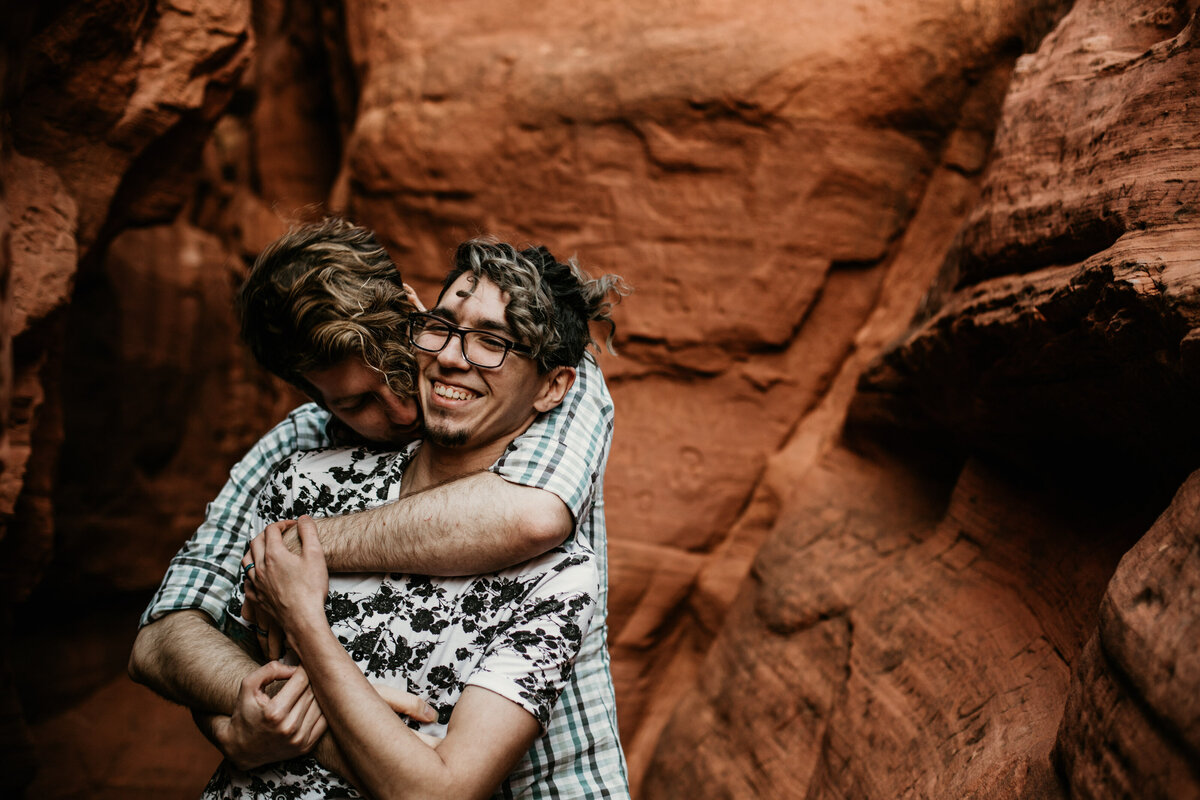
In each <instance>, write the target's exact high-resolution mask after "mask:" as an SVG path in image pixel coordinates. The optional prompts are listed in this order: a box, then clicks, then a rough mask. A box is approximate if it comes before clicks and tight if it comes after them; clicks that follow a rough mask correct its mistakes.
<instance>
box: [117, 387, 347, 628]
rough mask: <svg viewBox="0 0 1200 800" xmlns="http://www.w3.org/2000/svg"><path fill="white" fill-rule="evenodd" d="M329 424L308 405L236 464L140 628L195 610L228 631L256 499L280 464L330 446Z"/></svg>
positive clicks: (172, 566) (174, 561)
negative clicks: (228, 612)
mask: <svg viewBox="0 0 1200 800" xmlns="http://www.w3.org/2000/svg"><path fill="white" fill-rule="evenodd" d="M328 421H329V415H328V413H327V412H325V411H323V410H321V409H320V408H319V407H318V406H317V405H316V404H314V403H306V404H305V405H303V406H300V407H299V408H297V409H296V410H295V411H293V412H292V413H291V414H289V415H288V417H287V419H285V420H284V421H283V422H280V423H279V424H278V425H276V426H275V427H274V428H272V429H271V430H270V431H269V432H268V433H267V434H266V435H265V436H264V437H263V438H262V439H259V441H258V443H257V444H255V445H254V447H252V448H251V449H250V451H249V452H248V453H247V454H246V455H245V457H244V458H242V460H241V461H239V462H238V463H237V464H236V465H234V467H233V469H232V470H231V471H230V473H229V480H228V481H227V482H226V483H225V486H224V487H223V488H222V489H221V492H220V494H218V495H217V498H216V499H215V500H214V501H213V502H211V503H209V504H208V508H207V510H206V513H205V519H204V522H203V523H202V524H201V525H200V527H199V528H198V529H197V530H196V533H195V534H193V535H192V538H191V539H189V540H188V541H187V542H186V543H185V544H184V545H183V547H182V548H180V550H179V552H178V553H176V554H175V557H174V558H172V559H171V563H170V565H169V566H168V567H167V574H166V576H165V577H164V578H163V580H162V583H161V584H160V585H159V587H158V591H157V592H156V593H155V594H154V598H153V599H152V600H151V601H150V605H149V606H148V607H147V608H146V610H145V612H143V614H142V618H141V621H140V623H139V625H143V626H144V625H148V624H150V623H151V622H154V621H155V620H157V619H160V618H161V617H163V616H165V615H166V614H169V613H171V612H173V611H184V610H189V609H195V610H199V611H203V612H204V613H205V614H207V615H208V616H209V617H211V618H212V620H213V622H214V623H215V624H216V625H217V627H219V628H222V629H223V628H224V625H225V623H226V621H227V620H226V607H227V605H228V603H229V601H230V600H231V598H232V597H233V592H234V587H235V585H236V584H237V582H238V580H237V576H238V572H239V568H240V565H241V560H242V555H243V554H244V553H245V552H246V547H247V545H248V544H249V542H250V539H251V538H252V537H253V536H254V534H256V533H257V531H255V530H253V529H252V525H251V517H252V514H253V511H254V503H255V498H256V497H257V496H258V493H259V492H260V491H261V490H262V489H263V487H264V486H265V485H266V483H267V481H268V479H269V478H270V475H271V470H272V469H273V468H274V466H275V464H276V463H277V462H279V461H280V460H281V459H283V458H285V457H286V456H288V455H290V454H292V453H294V452H296V451H298V450H309V449H312V448H316V447H322V446H324V445H326V444H328V443H329V440H328V437H327V435H326V432H325V431H326V424H327V423H328Z"/></svg>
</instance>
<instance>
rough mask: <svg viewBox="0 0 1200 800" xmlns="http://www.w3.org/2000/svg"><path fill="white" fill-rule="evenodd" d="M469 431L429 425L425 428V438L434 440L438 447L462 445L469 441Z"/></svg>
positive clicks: (429, 440) (430, 440)
mask: <svg viewBox="0 0 1200 800" xmlns="http://www.w3.org/2000/svg"><path fill="white" fill-rule="evenodd" d="M467 438H468V435H467V432H466V431H465V430H450V429H447V428H436V427H427V428H426V429H425V440H426V441H428V442H432V443H433V444H435V445H437V446H438V447H462V446H463V445H464V444H466V443H467Z"/></svg>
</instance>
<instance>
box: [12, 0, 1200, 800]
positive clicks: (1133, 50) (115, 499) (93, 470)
mask: <svg viewBox="0 0 1200 800" xmlns="http://www.w3.org/2000/svg"><path fill="white" fill-rule="evenodd" d="M1196 5H1197V4H1196V2H1194V0H1191V1H1190V2H1183V1H1182V0H1181V1H1180V2H1167V3H1161V2H1136V0H1130V2H1125V3H1114V2H1101V1H1100V0H1080V1H1079V2H1077V3H1075V5H1074V7H1070V4H1068V3H1065V2H1058V1H1055V2H1051V0H1006V1H1005V2H1000V3H990V4H979V3H962V2H958V0H954V1H952V0H944V1H943V0H936V2H928V0H924V1H920V2H919V1H918V0H878V2H873V3H870V4H863V5H847V4H844V3H840V2H833V0H827V1H825V0H815V1H814V2H809V3H804V4H779V3H773V2H767V1H766V0H762V1H761V2H759V1H758V0H755V1H754V2H749V3H747V2H739V3H734V2H731V1H730V0H704V2H700V3H694V4H690V5H687V6H681V5H679V4H669V3H654V2H634V3H628V2H625V3H618V2H615V0H605V2H589V3H584V2H578V0H563V1H562V2H558V3H554V4H529V3H506V4H497V3H496V2H494V0H464V2H459V3H455V4H443V5H438V4H420V3H410V2H399V1H396V2H384V3H378V2H373V3H364V2H356V0H347V2H345V3H331V2H304V1H303V0H254V2H251V0H191V2H172V3H169V4H168V3H156V2H151V1H150V0H145V1H144V2H140V3H132V4H131V3H118V2H101V3H86V4H85V3H81V2H65V3H58V4H53V5H52V6H47V7H45V8H42V9H40V10H34V9H30V10H24V11H22V10H11V11H6V12H5V14H7V15H8V16H9V19H8V20H7V21H8V22H9V23H10V24H9V25H7V26H6V29H7V30H8V31H10V33H9V41H8V42H7V43H6V49H5V54H4V59H5V60H4V62H3V70H2V72H3V80H4V85H3V91H4V94H3V110H4V115H5V117H4V126H3V129H2V131H3V133H2V135H3V138H2V139H0V173H2V175H3V178H4V180H3V184H2V186H3V189H2V191H3V203H2V204H0V233H2V234H3V237H4V238H3V242H4V246H3V248H2V250H0V259H2V260H0V267H3V273H2V274H3V282H4V283H3V286H4V291H3V294H2V297H3V302H2V303H0V310H2V311H3V320H4V328H3V333H4V336H3V337H0V401H3V402H0V411H2V412H4V413H6V416H5V417H4V418H3V431H4V438H3V440H2V441H0V448H2V451H3V454H4V458H3V464H4V468H3V471H2V472H0V512H2V513H3V515H4V517H3V519H4V522H5V526H4V529H3V538H2V539H0V551H2V552H3V553H4V558H3V560H2V561H0V569H3V570H4V572H5V577H6V581H5V584H4V585H5V594H4V601H3V602H4V604H5V606H4V607H5V609H6V613H5V615H4V617H3V619H2V620H0V621H2V623H3V624H4V625H5V626H6V628H5V630H3V631H0V633H3V635H4V638H5V640H6V641H7V642H10V643H11V646H10V647H9V649H8V651H7V654H6V656H5V663H3V664H0V680H2V681H3V685H4V691H5V694H4V695H2V696H0V721H2V723H3V727H2V728H0V737H3V738H2V739H0V741H4V742H6V743H9V744H10V746H9V747H7V748H5V751H4V752H5V753H6V756H5V758H6V760H7V764H6V765H7V766H8V767H9V768H8V769H6V770H3V771H0V774H3V775H4V778H3V780H5V781H8V782H9V784H8V785H9V786H11V787H12V788H13V789H14V790H16V789H19V788H20V787H23V786H25V785H26V784H27V783H29V782H30V781H32V782H33V783H32V784H31V788H29V789H28V796H30V797H34V796H36V797H67V796H75V797H81V796H88V797H130V796H141V797H176V796H194V795H195V794H196V792H197V791H198V789H199V787H200V786H201V785H202V782H203V780H204V778H205V776H206V775H207V773H208V772H210V771H211V769H212V767H213V766H214V764H215V758H214V755H213V752H212V750H211V748H210V747H209V746H208V745H207V743H206V742H204V741H203V739H201V738H200V737H199V735H198V734H196V733H195V732H194V731H192V730H191V728H190V719H189V717H188V715H187V714H186V712H184V711H182V710H181V709H178V708H174V707H172V706H169V705H167V704H166V703H165V702H159V701H157V700H156V699H155V698H152V696H151V695H150V693H149V692H147V691H146V690H144V689H141V688H140V687H135V686H133V685H132V684H130V683H129V682H128V679H127V678H125V677H124V675H123V665H124V659H125V657H126V655H127V652H128V647H129V644H130V643H131V641H132V636H133V631H134V626H135V621H136V617H137V614H138V612H139V611H140V607H141V606H142V605H143V604H144V602H145V601H146V599H147V598H148V595H149V592H150V590H151V589H152V588H153V587H154V586H155V585H156V584H157V581H158V578H159V577H160V576H161V572H162V570H163V568H164V566H165V563H166V560H167V559H168V558H169V557H170V555H171V554H172V553H173V552H174V550H175V549H176V548H177V546H178V544H179V543H180V542H181V541H182V540H183V539H184V538H186V537H187V536H188V535H189V534H190V532H191V530H192V529H193V528H194V526H195V524H196V523H197V521H198V520H199V518H200V515H201V513H202V511H203V507H204V503H205V502H206V501H207V500H208V499H210V498H211V496H212V495H213V494H214V493H215V491H216V490H217V488H219V486H220V484H221V482H222V480H223V476H224V474H225V472H226V471H227V470H228V467H229V466H230V465H231V464H232V462H233V461H234V460H235V459H236V458H237V456H238V455H239V454H240V452H241V451H243V450H244V449H245V448H246V447H248V446H249V445H250V444H251V443H252V442H253V440H254V439H255V438H256V437H257V435H259V434H260V433H261V432H262V431H264V430H265V429H266V428H267V427H268V426H269V425H270V424H271V423H272V422H273V421H275V420H276V419H278V418H280V417H281V416H282V414H283V413H285V412H286V410H287V409H288V408H289V407H290V405H291V404H293V403H295V402H296V401H297V397H296V395H295V394H294V393H292V392H291V391H290V390H288V389H287V388H285V387H282V386H280V385H279V384H278V383H276V382H273V381H272V380H270V379H269V378H267V377H266V376H264V375H263V374H262V373H261V372H260V371H258V370H257V369H256V367H255V366H254V365H253V364H252V363H251V361H250V359H249V358H248V356H247V355H246V354H245V353H244V352H243V351H242V349H241V348H240V347H239V345H238V344H237V343H236V341H235V334H234V326H233V322H232V316H231V312H230V303H229V300H230V297H231V293H232V291H233V288H234V287H235V286H236V284H237V282H238V280H239V279H240V277H241V276H242V275H243V274H244V272H245V269H246V266H247V264H248V263H249V261H250V260H252V259H253V256H254V255H255V254H256V253H257V251H258V250H259V249H260V248H261V247H262V246H263V245H264V244H266V243H267V242H269V241H270V240H271V239H273V238H275V237H276V236H278V235H279V234H280V233H282V232H283V231H284V230H286V228H287V225H288V224H289V222H290V221H291V220H295V219H302V218H309V217H312V216H317V215H320V214H322V213H331V212H333V213H343V214H347V215H349V216H351V217H352V218H354V219H356V220H358V221H360V222H362V223H363V224H366V225H368V226H370V227H373V228H375V229H376V230H378V231H379V233H380V235H381V236H382V238H383V240H384V241H385V242H386V243H387V245H388V246H389V249H390V250H391V252H392V254H393V256H394V257H395V259H396V261H397V264H398V265H399V266H400V268H401V269H402V271H403V272H404V274H405V276H406V278H408V279H409V280H410V281H411V282H413V283H415V284H416V285H417V287H418V289H420V290H421V291H422V292H423V293H424V294H425V295H426V296H428V295H429V294H430V293H432V291H433V288H434V287H435V286H436V284H437V282H438V278H439V277H440V275H441V274H442V273H443V271H444V269H445V266H446V263H447V259H448V256H449V254H450V253H451V252H452V249H453V247H454V245H455V244H456V243H457V242H458V241H460V240H461V239H463V238H466V237H469V236H471V235H475V234H477V233H479V232H490V233H495V234H498V235H500V236H502V237H504V238H508V239H511V240H517V241H533V242H538V243H545V244H547V245H548V246H549V247H550V248H551V249H552V250H553V251H554V252H555V253H558V254H560V255H570V254H577V255H578V256H579V258H580V260H581V262H582V263H583V264H584V265H585V266H586V267H587V268H589V269H590V270H591V271H592V272H594V273H598V272H617V273H620V274H622V275H623V276H625V278H626V279H627V280H628V281H629V282H630V283H631V284H633V285H634V287H635V288H636V293H635V294H634V295H633V296H632V297H631V298H629V299H628V300H627V301H626V305H624V306H623V307H622V308H621V309H619V311H618V314H617V320H618V340H617V346H618V351H619V353H620V357H619V358H612V357H606V358H604V359H603V360H602V364H603V366H604V368H605V372H606V374H607V375H608V378H609V383H610V386H611V387H612V391H613V395H614V397H615V399H616V403H617V406H618V409H619V411H618V415H619V416H618V421H617V433H616V438H615V443H614V450H613V454H612V458H611V460H610V464H609V470H608V475H607V497H608V515H609V531H610V533H609V536H610V542H609V552H610V560H611V564H610V582H611V593H610V606H611V608H610V612H611V616H610V626H611V631H610V641H611V645H612V653H613V671H614V677H615V680H616V685H617V693H618V703H619V716H620V720H621V730H622V737H623V739H624V741H625V744H626V748H627V751H628V756H629V762H630V768H631V776H632V778H633V782H634V786H635V789H636V793H637V794H638V796H640V797H645V798H654V797H675V796H684V795H687V794H691V795H695V796H701V797H760V796H761V797H813V798H817V797H830V798H834V797H837V798H844V797H863V798H868V797H869V798H884V797H888V798H891V797H946V798H950V797H979V798H985V797H986V798H993V797H994V798H1001V797H1003V798H1010V797H1047V798H1050V797H1060V796H1063V795H1064V794H1065V795H1068V796H1081V797H1105V796H1122V793H1124V796H1136V795H1137V792H1136V791H1135V790H1134V788H1132V787H1136V786H1138V785H1139V782H1141V783H1144V779H1145V776H1148V775H1156V776H1160V778H1159V779H1160V783H1158V784H1154V786H1155V787H1156V791H1161V792H1162V796H1185V795H1186V792H1187V791H1193V792H1194V791H1195V789H1196V787H1197V786H1198V785H1200V781H1198V780H1197V776H1196V774H1195V772H1194V768H1191V767H1189V766H1188V765H1189V764H1190V763H1194V762H1195V761H1196V759H1195V755H1196V752H1197V747H1196V744H1197V743H1196V741H1195V736H1194V735H1193V734H1194V731H1193V730H1192V729H1193V728H1194V727H1195V725H1196V720H1197V719H1200V709H1198V708H1197V706H1196V705H1195V703H1194V702H1192V701H1191V700H1190V698H1191V697H1195V696H1197V693H1196V692H1195V691H1192V694H1191V695H1190V696H1189V694H1188V691H1189V689H1191V690H1194V689H1195V688H1197V685H1198V684H1200V679H1197V678H1196V677H1195V670H1194V669H1193V668H1192V667H1193V666H1194V665H1192V664H1191V661H1192V660H1194V657H1193V656H1192V654H1191V653H1190V651H1189V650H1188V649H1187V646H1186V643H1187V642H1188V641H1194V636H1193V637H1192V638H1191V639H1190V640H1189V638H1188V634H1189V632H1191V633H1194V628H1195V625H1196V619H1197V614H1196V609H1195V604H1194V598H1195V594H1194V592H1195V586H1196V585H1197V574H1198V573H1197V572H1196V563H1195V541H1194V539H1195V535H1194V534H1195V526H1194V524H1191V523H1189V522H1188V520H1189V517H1188V516H1187V514H1186V513H1185V509H1186V504H1187V498H1188V497H1191V496H1193V495H1194V492H1192V493H1191V494H1189V493H1188V492H1189V491H1191V490H1188V489H1186V488H1185V489H1184V490H1181V493H1180V498H1181V499H1177V500H1176V503H1175V505H1174V506H1172V508H1173V509H1177V510H1176V511H1173V512H1170V513H1169V514H1168V515H1167V516H1165V517H1164V518H1163V519H1164V520H1166V519H1168V518H1170V519H1171V520H1175V521H1174V522H1163V521H1160V522H1159V523H1158V524H1157V525H1156V526H1155V527H1154V528H1153V530H1152V532H1151V533H1150V534H1147V535H1146V537H1145V538H1144V539H1143V538H1142V537H1143V534H1145V533H1146V531H1147V530H1148V529H1150V528H1151V523H1152V522H1153V520H1154V519H1155V517H1156V516H1158V514H1159V513H1160V512H1162V510H1163V509H1164V508H1166V507H1167V505H1168V503H1169V502H1170V498H1171V495H1172V493H1173V492H1174V491H1175V489H1176V488H1177V487H1178V486H1179V485H1180V484H1181V482H1182V481H1183V480H1184V478H1185V477H1186V475H1187V473H1188V472H1189V471H1191V470H1193V469H1196V468H1197V467H1198V466H1200V459H1197V457H1196V456H1195V455H1194V454H1195V453H1196V452H1198V451H1197V448H1196V447H1195V445H1196V444H1197V439H1198V438H1200V423H1197V422H1196V419H1195V417H1194V416H1193V415H1191V414H1190V413H1189V412H1190V410H1191V409H1192V408H1195V407H1196V404H1195V402H1194V401H1195V400H1196V399H1197V388H1198V387H1197V369H1198V367H1197V364H1200V361H1198V360H1197V356H1196V353H1194V352H1193V350H1195V349H1196V346H1197V345H1196V342H1197V341H1200V338H1198V335H1193V334H1192V333H1191V332H1192V330H1193V329H1194V328H1198V327H1200V323H1198V322H1197V319H1196V316H1197V312H1198V310H1200V299H1198V298H1200V294H1197V290H1196V283H1197V281H1198V280H1200V273H1198V270H1200V257H1198V256H1197V253H1200V247H1198V245H1200V225H1198V223H1197V213H1198V210H1197V201H1198V200H1200V196H1198V195H1197V189H1198V187H1200V140H1197V138H1196V137H1197V133H1196V131H1198V130H1200V125H1198V124H1197V123H1200V119H1197V117H1198V116H1200V102H1197V90H1196V89H1195V88H1194V87H1195V86H1197V85H1200V81H1198V80H1197V78H1198V77H1200V76H1198V75H1197V72H1198V69H1197V48H1196V44H1195V43H1196V36H1197V31H1196V28H1197V20H1196ZM1189 485H1190V484H1189ZM1178 509H1184V510H1178ZM1172 514H1173V516H1172ZM1139 540H1141V542H1139ZM1160 540H1161V541H1160ZM1150 541H1153V542H1155V544H1154V545H1148V544H1146V542H1150ZM1135 545H1136V546H1135ZM1130 548H1133V549H1132V550H1130ZM1189 548H1190V549H1189ZM1126 551H1130V552H1129V555H1127V556H1125V559H1124V561H1122V560H1121V559H1122V555H1123V554H1125V553H1126ZM1164 552H1166V553H1167V555H1161V554H1162V553H1164ZM1119 561H1120V562H1121V566H1120V568H1119V569H1118V568H1117V564H1118V562H1119ZM1114 570H1116V577H1115V578H1114ZM1110 579H1112V584H1111V586H1110V585H1109V582H1110ZM1106 586H1107V587H1108V589H1107V591H1106ZM1146 587H1150V588H1146ZM1189 592H1190V593H1191V594H1189ZM1102 598H1104V602H1103V604H1102V603H1101V599H1102ZM1189 601H1190V604H1189ZM48 617H49V618H52V619H53V622H54V624H53V625H49V624H47V623H46V620H47V618H48ZM1189 626H1190V627H1189ZM1148 642H1153V643H1155V647H1153V648H1151V649H1150V650H1146V647H1145V646H1144V645H1143V644H1139V643H1148ZM1143 651H1145V654H1144V655H1142V653H1143ZM28 654H32V657H30V655H28ZM1172 670H1173V671H1172ZM1168 674H1171V675H1174V676H1175V677H1174V678H1172V679H1171V680H1167V681H1163V680H1161V677H1162V676H1163V675H1168ZM1064 707H1065V709H1066V713H1065V714H1064ZM1114 715H1115V716H1116V717H1117V718H1119V719H1121V720H1128V721H1129V722H1128V725H1124V726H1123V727H1122V730H1124V731H1130V732H1129V733H1128V734H1127V735H1125V737H1124V738H1120V739H1114V737H1113V736H1112V735H1111V734H1110V730H1111V729H1110V728H1109V727H1106V726H1109V725H1111V723H1110V722H1109V720H1110V718H1112V717H1114ZM1113 748H1116V750H1117V751H1119V753H1120V754H1121V762H1120V764H1121V766H1122V768H1123V769H1124V771H1123V772H1119V773H1117V772H1114V771H1113V770H1112V769H1111V768H1110V766H1109V759H1110V756H1111V754H1112V753H1113V752H1114V750H1113ZM48 765H54V768H49V766H48ZM1160 766H1161V769H1160V768H1159V767H1160ZM39 767H40V769H39ZM1189 770H1192V771H1189ZM6 788H7V786H6Z"/></svg>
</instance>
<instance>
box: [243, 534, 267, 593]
mask: <svg viewBox="0 0 1200 800" xmlns="http://www.w3.org/2000/svg"><path fill="white" fill-rule="evenodd" d="M265 555H266V546H265V544H264V543H263V537H262V534H259V535H258V536H255V537H254V538H253V539H251V540H250V563H252V564H254V569H250V570H247V575H246V578H247V579H248V580H247V583H250V582H252V581H253V580H254V572H255V570H256V569H257V568H258V565H260V564H262V563H263V557H264V556H265Z"/></svg>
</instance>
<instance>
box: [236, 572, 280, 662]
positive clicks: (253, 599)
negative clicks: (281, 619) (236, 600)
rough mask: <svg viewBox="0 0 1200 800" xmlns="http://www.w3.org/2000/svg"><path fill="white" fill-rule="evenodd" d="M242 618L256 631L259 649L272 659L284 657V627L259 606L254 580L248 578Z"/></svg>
mask: <svg viewBox="0 0 1200 800" xmlns="http://www.w3.org/2000/svg"><path fill="white" fill-rule="evenodd" d="M242 619H244V620H246V623H247V624H248V625H249V626H250V630H252V631H254V635H255V637H256V638H257V639H258V646H259V649H260V650H262V653H263V655H265V656H266V657H267V658H268V659H270V660H277V659H280V658H283V651H284V647H283V646H284V644H285V642H286V636H285V634H284V632H283V627H282V626H281V625H280V624H279V623H278V622H276V621H275V618H274V617H273V616H271V614H270V612H268V611H266V610H265V609H263V608H260V607H259V601H258V592H257V591H256V590H255V588H254V582H253V581H252V580H250V579H249V578H247V579H246V588H245V598H244V600H243V602H242Z"/></svg>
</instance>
